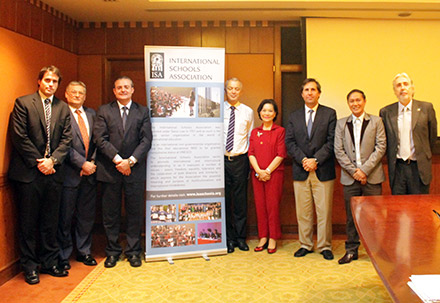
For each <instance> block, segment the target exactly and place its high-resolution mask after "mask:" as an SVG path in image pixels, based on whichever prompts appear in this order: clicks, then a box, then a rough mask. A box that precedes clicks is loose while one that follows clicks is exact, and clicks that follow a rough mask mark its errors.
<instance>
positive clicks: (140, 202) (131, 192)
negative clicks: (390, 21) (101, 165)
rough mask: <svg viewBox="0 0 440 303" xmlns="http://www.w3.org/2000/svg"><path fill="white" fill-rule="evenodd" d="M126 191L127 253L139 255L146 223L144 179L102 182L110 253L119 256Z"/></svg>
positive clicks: (108, 254)
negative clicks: (128, 181)
mask: <svg viewBox="0 0 440 303" xmlns="http://www.w3.org/2000/svg"><path fill="white" fill-rule="evenodd" d="M122 191H124V203H125V218H126V236H127V246H126V248H125V255H126V256H127V257H129V256H132V255H139V254H140V253H141V252H142V248H141V232H142V226H143V224H142V222H143V218H144V203H145V199H144V191H145V187H144V182H134V183H127V182H125V180H123V181H121V182H117V183H105V182H104V183H102V218H103V223H104V229H105V233H106V236H107V246H106V248H105V252H106V254H107V256H119V255H120V254H121V253H122V247H121V244H120V243H119V232H120V228H121V207H122Z"/></svg>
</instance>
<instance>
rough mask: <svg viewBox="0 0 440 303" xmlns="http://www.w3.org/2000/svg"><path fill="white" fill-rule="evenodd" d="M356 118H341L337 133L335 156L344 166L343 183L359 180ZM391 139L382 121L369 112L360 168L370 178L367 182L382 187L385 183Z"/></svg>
mask: <svg viewBox="0 0 440 303" xmlns="http://www.w3.org/2000/svg"><path fill="white" fill-rule="evenodd" d="M352 117H353V116H352V115H350V116H348V117H345V118H342V119H339V120H338V122H337V124H336V133H335V144H334V146H335V156H336V159H337V160H338V162H339V164H340V165H341V184H342V185H351V184H353V182H354V181H355V180H354V178H353V174H354V173H355V171H356V168H357V166H356V150H355V144H354V135H353V121H352ZM386 147H387V139H386V135H385V129H384V125H383V122H382V119H381V118H380V117H377V116H373V115H369V114H367V113H365V116H364V122H363V123H362V130H361V142H360V149H361V162H362V165H361V167H359V168H360V169H361V170H362V171H363V172H364V173H365V174H366V175H367V182H368V183H370V184H379V183H382V182H383V181H385V174H384V171H383V168H382V157H383V156H384V155H385V151H386Z"/></svg>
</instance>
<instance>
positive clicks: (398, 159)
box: [396, 158, 417, 165]
mask: <svg viewBox="0 0 440 303" xmlns="http://www.w3.org/2000/svg"><path fill="white" fill-rule="evenodd" d="M396 162H397V163H401V164H406V165H410V164H411V163H417V161H414V160H410V159H406V160H403V159H401V158H397V161H396Z"/></svg>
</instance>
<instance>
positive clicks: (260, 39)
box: [250, 27, 274, 54]
mask: <svg viewBox="0 0 440 303" xmlns="http://www.w3.org/2000/svg"><path fill="white" fill-rule="evenodd" d="M250 52H251V53H253V54H272V53H273V52H274V28H273V27H251V28H250Z"/></svg>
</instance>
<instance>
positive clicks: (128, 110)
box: [113, 100, 137, 164]
mask: <svg viewBox="0 0 440 303" xmlns="http://www.w3.org/2000/svg"><path fill="white" fill-rule="evenodd" d="M116 102H117V103H118V106H119V113H120V114H121V118H122V115H123V114H124V110H123V109H122V108H123V107H124V106H125V107H126V108H127V109H126V111H127V117H128V115H129V113H130V107H131V104H132V100H130V102H128V103H127V105H123V104H121V103H120V102H119V101H118V100H116ZM129 159H130V160H131V161H132V162H133V163H134V164H136V162H137V159H136V158H135V157H133V156H130V158H129ZM122 160H124V159H122V157H121V156H120V155H119V154H116V156H115V157H114V158H113V163H116V162H119V161H122Z"/></svg>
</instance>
